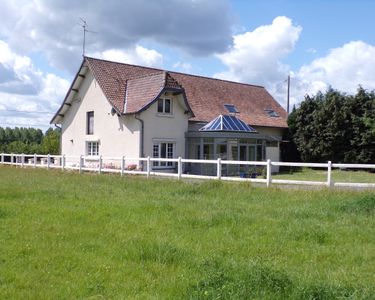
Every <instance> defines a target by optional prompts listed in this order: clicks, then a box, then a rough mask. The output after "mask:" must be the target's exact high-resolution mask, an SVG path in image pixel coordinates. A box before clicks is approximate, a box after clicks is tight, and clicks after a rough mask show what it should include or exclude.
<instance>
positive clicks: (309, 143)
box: [288, 87, 375, 163]
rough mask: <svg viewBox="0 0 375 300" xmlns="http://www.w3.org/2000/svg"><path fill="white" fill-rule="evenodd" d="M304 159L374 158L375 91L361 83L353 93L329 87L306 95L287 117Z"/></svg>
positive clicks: (317, 160) (291, 134) (363, 159)
mask: <svg viewBox="0 0 375 300" xmlns="http://www.w3.org/2000/svg"><path fill="white" fill-rule="evenodd" d="M288 124H289V134H290V137H291V140H292V141H293V142H294V143H295V145H296V147H297V149H298V151H299V152H300V154H301V158H302V160H303V161H314V162H324V161H328V160H331V161H334V162H358V163H368V162H374V161H375V144H374V143H375V93H374V92H367V91H366V90H364V89H363V88H362V87H359V89H358V91H357V93H356V95H354V96H350V95H346V94H344V93H341V92H339V91H336V90H333V89H332V88H330V89H328V90H327V92H326V93H325V94H322V93H320V92H319V93H318V94H317V95H315V96H312V97H310V96H306V97H305V100H304V101H303V102H302V103H301V105H300V107H299V108H298V109H296V110H295V111H293V112H292V113H291V114H290V116H289V119H288Z"/></svg>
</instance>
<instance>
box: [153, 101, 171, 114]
mask: <svg viewBox="0 0 375 300" xmlns="http://www.w3.org/2000/svg"><path fill="white" fill-rule="evenodd" d="M166 101H169V112H166V111H165V108H166V105H165V103H166ZM160 102H162V111H159V103H160ZM156 111H157V113H158V115H164V116H171V115H173V101H172V98H162V97H161V98H159V99H158V101H157V102H156Z"/></svg>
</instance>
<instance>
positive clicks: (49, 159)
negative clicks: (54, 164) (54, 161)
mask: <svg viewBox="0 0 375 300" xmlns="http://www.w3.org/2000/svg"><path fill="white" fill-rule="evenodd" d="M50 163H51V156H50V155H49V153H48V155H47V170H49V165H50Z"/></svg>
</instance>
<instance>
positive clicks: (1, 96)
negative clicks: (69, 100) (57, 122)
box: [0, 40, 69, 128]
mask: <svg viewBox="0 0 375 300" xmlns="http://www.w3.org/2000/svg"><path fill="white" fill-rule="evenodd" d="M0 71H2V72H1V74H0V126H12V125H13V126H33V125H36V126H39V127H44V128H46V127H48V126H49V121H50V118H51V117H52V115H53V113H54V112H55V111H56V110H57V108H58V107H59V105H60V103H61V101H62V99H63V98H64V96H65V93H66V92H67V90H68V88H69V82H68V81H67V80H65V79H63V78H60V77H58V76H56V75H54V74H51V73H43V72H42V71H40V70H39V69H38V68H36V67H35V66H34V65H33V63H32V61H31V59H30V58H29V57H27V56H20V55H17V54H15V53H14V51H12V49H11V48H10V47H9V45H8V44H7V43H5V42H4V41H1V40H0ZM4 74H5V75H4ZM2 75H3V76H2Z"/></svg>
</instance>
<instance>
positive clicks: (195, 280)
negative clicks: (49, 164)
mask: <svg viewBox="0 0 375 300" xmlns="http://www.w3.org/2000/svg"><path fill="white" fill-rule="evenodd" d="M0 241H1V246H0V299H124V298H126V299H343V298H350V299H374V295H375V192H374V191H369V190H367V191H362V192H359V191H348V190H346V191H338V190H328V189H322V190H294V189H293V190H292V189H291V190H288V189H277V188H276V187H273V188H270V189H267V188H265V187H252V186H251V185H250V184H249V183H234V182H231V183H228V182H219V181H202V182H200V181H181V182H179V181H176V180H171V179H146V178H145V177H136V176H125V177H124V178H121V177H120V176H118V175H117V176H115V175H97V174H82V175H79V174H77V173H70V172H65V173H64V172H61V171H57V170H50V171H47V170H34V169H21V168H15V167H4V166H0Z"/></svg>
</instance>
